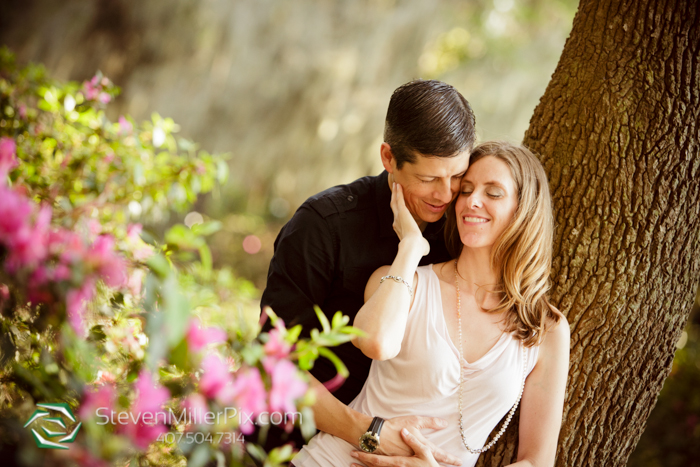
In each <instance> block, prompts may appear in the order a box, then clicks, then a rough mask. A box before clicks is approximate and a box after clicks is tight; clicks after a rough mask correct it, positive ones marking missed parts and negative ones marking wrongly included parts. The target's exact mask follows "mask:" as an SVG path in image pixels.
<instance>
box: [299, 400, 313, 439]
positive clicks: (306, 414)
mask: <svg viewBox="0 0 700 467" xmlns="http://www.w3.org/2000/svg"><path fill="white" fill-rule="evenodd" d="M301 416H302V419H301V427H300V429H301V434H302V436H303V437H304V439H305V440H307V441H308V440H310V439H311V438H312V437H313V436H314V435H315V434H316V420H315V418H314V411H313V409H312V408H311V407H304V408H303V409H301Z"/></svg>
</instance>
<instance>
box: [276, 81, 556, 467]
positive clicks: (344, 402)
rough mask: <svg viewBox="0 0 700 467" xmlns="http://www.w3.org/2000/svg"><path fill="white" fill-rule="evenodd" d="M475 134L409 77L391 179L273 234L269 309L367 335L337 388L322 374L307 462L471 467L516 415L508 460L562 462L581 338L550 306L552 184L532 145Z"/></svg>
mask: <svg viewBox="0 0 700 467" xmlns="http://www.w3.org/2000/svg"><path fill="white" fill-rule="evenodd" d="M474 139H475V130H474V115H473V113H472V110H471V108H470V106H469V103H468V102H467V101H466V99H464V97H463V96H462V95H461V94H460V93H459V92H457V91H456V90H455V89H454V88H453V87H452V86H449V85H447V84H445V83H442V82H439V81H424V80H417V81H412V82H410V83H407V84H405V85H403V86H401V87H399V88H398V89H397V90H396V91H395V92H394V94H393V95H392V97H391V101H390V103H389V109H388V112H387V118H386V127H385V133H384V143H382V145H381V148H380V154H381V160H382V164H383V165H384V168H385V171H384V172H383V173H382V174H380V175H378V176H374V177H364V178H361V179H359V180H356V181H355V182H353V183H350V184H348V185H342V186H337V187H334V188H330V189H328V190H326V191H324V192H322V193H319V194H318V195H316V196H313V197H311V198H309V199H308V200H307V201H306V202H305V203H304V204H303V205H302V206H301V207H300V208H299V209H298V210H297V212H296V213H295V214H294V216H293V217H292V219H291V220H290V221H289V222H288V223H287V224H286V225H285V226H284V227H283V229H282V231H281V232H280V234H279V236H278V237H277V240H276V241H275V253H274V256H273V258H272V261H271V263H270V270H269V273H268V282H267V287H266V289H265V292H264V293H263V297H262V305H263V306H270V307H272V309H273V310H274V311H275V312H276V313H277V314H278V315H279V316H280V317H282V318H283V319H284V320H285V322H287V323H288V324H289V325H295V324H302V325H303V326H304V329H305V330H306V331H307V332H308V330H309V329H311V328H313V327H316V324H317V323H316V317H315V314H314V311H313V306H314V305H315V304H317V305H319V306H320V307H321V309H322V310H323V311H324V313H326V314H327V315H328V316H329V317H330V316H332V315H333V314H334V313H335V312H336V311H337V310H341V311H342V312H343V313H344V314H346V315H349V316H350V318H351V320H353V321H352V322H353V325H354V326H355V327H357V328H359V329H361V330H363V331H364V332H365V335H364V336H363V337H360V338H356V339H354V340H353V341H352V343H348V344H345V345H343V346H341V347H339V348H337V349H335V350H336V353H337V354H338V356H339V357H340V358H341V359H342V360H343V362H345V363H346V365H347V366H348V369H349V370H350V377H349V378H348V380H346V381H345V382H344V383H343V384H342V385H341V386H340V387H339V388H334V387H331V389H334V393H333V394H332V393H331V392H330V391H329V390H328V389H327V388H326V386H324V385H323V384H321V383H319V380H320V381H325V382H328V381H329V380H330V381H331V384H330V386H333V382H334V381H336V380H334V379H333V377H334V368H333V366H332V364H330V363H328V362H324V361H318V362H317V364H316V367H315V368H314V370H313V371H312V374H313V376H314V377H315V378H312V384H313V385H314V387H315V388H316V392H317V403H316V404H315V405H314V416H315V420H316V425H317V427H318V428H319V430H320V433H319V434H317V435H316V436H315V437H314V438H313V439H311V441H310V442H309V444H308V445H306V446H304V447H303V448H302V449H301V451H300V452H299V454H298V455H297V456H296V457H295V458H294V460H293V461H292V463H293V465H295V466H296V467H307V466H309V467H318V466H322V467H326V466H347V465H358V466H359V465H366V466H370V467H372V466H388V465H399V466H437V465H439V464H443V465H463V466H473V465H474V464H476V461H477V459H478V457H479V454H480V453H481V452H484V451H486V450H487V449H489V448H491V447H492V446H493V445H494V444H495V442H496V441H497V439H498V437H500V434H502V433H503V432H504V431H505V428H506V426H507V425H508V424H509V423H510V421H511V418H512V416H513V413H514V412H515V410H516V409H517V407H518V406H520V419H519V444H518V461H517V462H516V463H514V464H511V465H514V466H545V465H553V464H554V457H555V454H556V446H557V438H558V434H559V429H560V425H561V418H562V408H563V403H564V394H565V386H566V376H567V372H568V363H569V327H568V323H567V322H566V319H565V318H564V316H563V315H562V314H561V313H560V312H559V311H558V310H557V309H556V308H554V307H553V306H551V305H550V304H549V302H548V300H547V296H546V295H547V291H548V290H549V273H550V267H551V262H552V232H553V219H552V208H551V200H550V194H549V187H548V183H547V178H546V175H545V172H544V170H543V168H542V166H541V164H540V163H539V161H538V160H537V159H536V158H535V157H534V156H533V155H532V153H530V151H529V150H527V149H526V148H524V147H521V146H514V145H511V144H508V143H499V142H491V143H483V144H480V145H478V146H476V147H473V144H474ZM327 385H328V384H327ZM502 419H503V421H502V422H501V428H500V429H499V431H498V432H497V433H496V435H494V436H491V437H489V436H490V433H491V432H492V430H493V429H494V428H495V427H496V425H497V424H498V423H499V421H501V420H502Z"/></svg>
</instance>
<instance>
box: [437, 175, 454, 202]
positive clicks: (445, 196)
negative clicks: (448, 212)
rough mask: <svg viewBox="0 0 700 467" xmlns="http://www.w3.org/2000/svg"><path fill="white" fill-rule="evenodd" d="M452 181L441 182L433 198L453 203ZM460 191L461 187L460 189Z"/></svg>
mask: <svg viewBox="0 0 700 467" xmlns="http://www.w3.org/2000/svg"><path fill="white" fill-rule="evenodd" d="M451 181H452V180H451V179H447V180H441V181H440V184H439V185H438V187H437V189H436V190H435V192H434V193H433V196H434V197H435V198H436V199H439V200H440V201H442V202H443V203H449V202H451V201H452V195H453V191H452V184H451ZM458 189H459V187H458Z"/></svg>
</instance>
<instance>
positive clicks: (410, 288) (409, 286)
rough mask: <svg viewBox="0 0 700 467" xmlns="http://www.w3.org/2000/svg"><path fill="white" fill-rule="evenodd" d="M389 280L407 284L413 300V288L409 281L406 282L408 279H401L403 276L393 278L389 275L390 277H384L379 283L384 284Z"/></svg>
mask: <svg viewBox="0 0 700 467" xmlns="http://www.w3.org/2000/svg"><path fill="white" fill-rule="evenodd" d="M387 279H393V280H395V281H396V282H399V283H401V282H403V283H404V284H406V287H408V294H409V295H410V296H411V298H413V287H411V284H409V283H408V281H406V279H404V278H403V277H401V276H391V275H389V276H384V277H382V278H381V279H380V280H379V283H380V284H381V283H382V282H384V281H385V280H387Z"/></svg>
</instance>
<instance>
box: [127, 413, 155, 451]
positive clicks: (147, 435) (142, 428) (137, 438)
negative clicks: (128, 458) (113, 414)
mask: <svg viewBox="0 0 700 467" xmlns="http://www.w3.org/2000/svg"><path fill="white" fill-rule="evenodd" d="M134 416H136V415H134ZM160 418H161V420H162V416H161V417H160ZM154 420H155V415H154ZM117 431H118V432H119V433H121V434H124V435H126V436H127V437H129V438H130V439H131V441H132V442H133V443H134V445H136V447H138V448H140V449H146V448H147V447H148V445H149V444H151V443H152V442H153V441H155V440H157V439H158V437H159V436H161V435H162V434H163V433H166V432H167V431H168V429H167V428H166V427H165V425H162V424H155V423H144V422H143V421H139V422H138V423H136V424H134V423H129V424H127V425H119V429H118V430H117Z"/></svg>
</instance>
